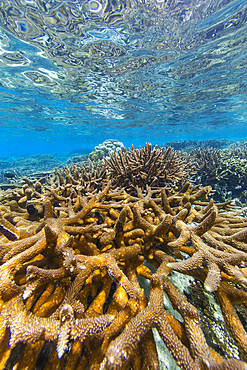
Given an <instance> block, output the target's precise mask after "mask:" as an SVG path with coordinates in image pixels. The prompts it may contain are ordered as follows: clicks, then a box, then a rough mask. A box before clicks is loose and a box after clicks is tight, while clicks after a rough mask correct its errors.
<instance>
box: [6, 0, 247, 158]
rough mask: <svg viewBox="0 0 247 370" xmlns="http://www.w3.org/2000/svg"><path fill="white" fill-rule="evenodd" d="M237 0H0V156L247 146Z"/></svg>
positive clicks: (244, 43) (245, 75) (243, 47)
mask: <svg viewBox="0 0 247 370" xmlns="http://www.w3.org/2000/svg"><path fill="white" fill-rule="evenodd" d="M246 28H247V1H227V0H226V1H223V0H222V1H216V0H215V1H212V0H201V1H199V0H187V1H185V0H182V1H178V0H174V1H173V0H170V1H165V0H159V1H158V0H124V1H118V0H112V1H111V0H109V1H105V0H102V1H98V0H91V1H55V0H46V1H42V0H1V1H0V120H1V127H0V157H1V158H7V157H18V156H23V155H25V156H28V155H32V154H44V153H65V152H70V151H76V150H81V151H82V152H83V151H87V150H92V149H93V147H94V146H95V145H97V144H99V143H101V142H103V141H104V140H106V139H108V138H113V139H118V140H119V141H122V142H123V143H124V145H126V146H130V145H131V144H134V145H135V146H139V145H142V146H143V145H144V144H145V142H147V141H149V142H151V143H152V144H164V143H165V142H166V141H173V140H185V139H198V140H204V139H214V138H215V139H234V140H239V139H246V136H247V135H246V131H247V130H246V122H247V98H246V92H247V58H246V51H247V30H246Z"/></svg>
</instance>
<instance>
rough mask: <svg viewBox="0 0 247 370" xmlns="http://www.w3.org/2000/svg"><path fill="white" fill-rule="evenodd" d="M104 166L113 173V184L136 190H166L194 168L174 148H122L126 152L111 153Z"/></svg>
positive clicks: (148, 145) (180, 180)
mask: <svg viewBox="0 0 247 370" xmlns="http://www.w3.org/2000/svg"><path fill="white" fill-rule="evenodd" d="M105 166H106V168H107V169H108V170H109V171H110V177H111V178H112V180H113V182H114V184H116V185H120V186H124V187H125V188H126V190H128V191H130V190H133V188H135V187H136V186H139V187H140V188H142V189H145V187H146V185H149V186H164V185H167V184H170V185H171V184H174V183H179V182H180V183H181V182H182V181H183V180H184V179H185V178H186V177H187V176H188V175H189V174H190V173H192V172H193V170H194V168H195V163H193V162H192V161H191V160H189V159H188V158H187V157H186V156H185V155H183V154H182V153H181V152H179V151H174V150H173V149H172V148H171V147H169V148H167V149H163V148H157V146H155V147H152V145H151V144H149V143H148V144H147V143H146V145H145V147H144V148H141V147H140V148H139V149H136V148H134V147H133V146H132V148H131V149H126V148H123V152H122V151H119V152H114V153H113V154H111V153H110V159H109V160H108V159H106V158H105Z"/></svg>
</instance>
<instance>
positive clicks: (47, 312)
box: [0, 146, 247, 370]
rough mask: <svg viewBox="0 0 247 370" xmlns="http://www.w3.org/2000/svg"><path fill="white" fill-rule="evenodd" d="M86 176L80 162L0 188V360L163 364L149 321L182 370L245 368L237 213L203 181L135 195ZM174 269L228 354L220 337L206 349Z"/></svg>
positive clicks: (244, 225) (243, 248) (245, 275)
mask: <svg viewBox="0 0 247 370" xmlns="http://www.w3.org/2000/svg"><path fill="white" fill-rule="evenodd" d="M145 150H151V153H153V154H155V155H156V154H157V151H156V149H155V150H153V151H152V149H150V146H147V147H146V149H145ZM158 153H160V152H159V151H158ZM161 153H162V154H163V151H162V152H161ZM160 155H161V154H160ZM150 167H151V166H150ZM151 168H152V167H151ZM82 175H83V174H82ZM82 175H81V174H80V173H79V172H78V170H77V169H76V168H75V170H74V172H73V171H72V169H71V171H69V170H68V169H64V170H63V172H62V173H61V172H59V171H56V172H55V173H54V174H52V175H50V177H49V179H48V183H43V184H41V182H38V181H36V182H35V181H34V180H30V179H28V178H27V179H25V181H26V184H25V185H24V186H23V187H22V188H21V189H19V190H18V189H17V190H16V191H14V190H9V191H8V192H5V193H4V194H3V195H2V198H1V203H0V211H1V217H0V233H1V235H2V236H1V237H0V245H1V249H0V258H1V266H0V293H1V299H0V310H1V315H0V321H1V325H0V368H1V369H4V368H6V369H7V368H13V367H15V368H16V369H21V368H26V369H28V370H31V369H35V368H36V367H40V365H39V363H40V361H41V359H42V363H43V364H44V365H43V368H44V369H51V368H52V369H55V368H56V369H64V368H66V369H99V370H105V369H123V370H124V369H126V370H128V369H159V359H158V354H157V349H156V343H155V341H154V336H153V332H152V329H153V328H156V330H157V331H158V333H159V335H160V337H161V339H162V341H163V342H164V344H165V345H166V347H167V348H168V350H169V352H170V353H171V355H172V356H173V358H174V359H175V361H176V363H177V365H178V366H179V367H180V368H181V369H184V370H189V369H193V370H197V369H198V370H199V369H201V370H204V369H210V370H211V369H215V370H216V369H217V370H223V369H226V370H228V369H229V370H230V369H231V370H234V369H236V370H238V369H246V368H247V364H246V363H245V362H244V361H245V360H246V358H247V350H246V348H247V335H246V331H245V329H244V326H243V324H242V321H243V320H242V319H240V318H239V312H240V311H241V313H242V317H244V313H245V315H246V301H247V293H246V287H247V270H246V261H247V238H246V235H247V231H246V230H247V220H246V219H245V218H244V217H243V215H242V210H241V209H238V208H237V207H236V206H234V205H232V204H231V202H230V201H229V202H225V203H219V204H215V203H214V201H213V200H212V198H211V193H212V189H211V187H210V186H206V187H201V186H199V185H196V186H192V185H191V184H190V183H189V182H186V183H185V184H184V185H183V186H182V187H180V188H176V187H173V188H170V189H169V188H164V187H163V188H158V187H150V186H147V187H146V189H145V192H144V191H142V190H141V188H140V187H137V188H136V194H135V195H132V194H130V193H128V192H126V190H125V189H124V188H123V187H122V186H121V187H118V186H116V184H113V183H112V182H111V181H110V180H109V181H108V179H107V178H106V177H102V178H101V180H100V181H99V182H98V184H97V186H95V181H94V179H92V178H91V180H90V179H89V180H88V181H87V182H85V179H82V177H81V176H82ZM84 176H85V173H84ZM96 177H97V176H96ZM97 179H98V177H97ZM140 179H141V177H140ZM23 192H24V195H23ZM19 193H21V194H19ZM21 196H22V197H21ZM14 197H15V198H14ZM23 198H24V199H23ZM30 210H32V212H31V211H30ZM34 210H36V211H34ZM147 264H149V265H147ZM149 266H153V267H152V268H150V267H149ZM175 273H176V274H183V275H186V276H189V277H191V279H195V281H197V282H198V283H200V284H201V289H202V290H203V291H205V292H206V293H207V294H208V295H210V297H211V298H212V300H215V301H216V302H217V304H218V305H219V307H220V310H221V312H222V318H223V321H224V323H225V325H226V326H227V327H228V330H229V333H230V334H229V335H230V336H231V337H232V341H233V342H234V343H235V345H236V348H237V350H235V352H234V353H231V354H230V355H229V352H227V351H226V350H225V344H224V346H223V345H222V343H221V338H218V339H217V335H216V333H215V338H214V343H217V345H214V348H211V347H210V343H208V342H207V340H206V335H205V334H204V332H203V330H202V326H201V323H200V316H199V311H198V310H197V308H196V307H195V305H193V302H192V301H190V300H189V299H188V298H187V297H186V295H185V294H184V293H183V291H181V290H179V289H178V287H177V284H176V279H174V278H173V275H174V274H175ZM141 278H142V279H145V281H147V282H149V283H150V294H149V295H148V294H145V292H144V289H143V288H142V286H141V285H140V280H141ZM164 292H165V293H166V296H167V300H168V301H169V302H170V304H171V305H172V307H173V310H174V312H175V313H176V314H172V313H170V312H168V310H166V307H165V305H164V296H163V295H164ZM191 298H193V297H191ZM237 308H239V309H240V310H238V309H237ZM245 317H246V316H245ZM221 346H222V348H223V349H222V351H221ZM216 350H217V352H216Z"/></svg>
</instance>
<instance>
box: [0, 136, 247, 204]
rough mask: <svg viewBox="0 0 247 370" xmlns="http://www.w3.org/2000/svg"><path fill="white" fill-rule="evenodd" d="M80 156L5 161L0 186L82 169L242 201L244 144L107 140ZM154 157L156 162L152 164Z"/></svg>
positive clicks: (246, 167)
mask: <svg viewBox="0 0 247 370" xmlns="http://www.w3.org/2000/svg"><path fill="white" fill-rule="evenodd" d="M83 152H84V151H83V150H81V153H80V151H78V150H76V151H73V152H70V153H67V154H66V153H64V154H63V155H57V154H54V155H52V154H37V155H32V156H30V157H21V158H18V159H15V160H12V159H9V158H7V157H5V158H3V160H0V186H1V188H2V189H6V188H7V187H12V186H13V185H14V184H16V183H18V182H20V181H21V179H22V178H23V177H26V176H28V175H34V174H36V175H37V176H38V177H40V178H43V177H44V176H46V173H47V172H51V173H52V172H54V169H55V168H63V167H66V166H77V167H78V168H79V169H80V170H81V171H82V169H83V168H85V169H87V170H88V169H89V168H90V170H91V169H94V170H95V171H99V172H101V171H103V172H104V171H105V172H106V173H109V174H111V176H112V178H113V181H114V182H116V184H117V183H119V184H122V185H123V184H125V185H126V186H127V185H129V186H130V188H132V189H135V187H136V184H137V183H142V184H143V185H150V184H156V186H163V185H164V184H165V183H166V182H169V184H170V185H171V184H172V183H177V181H178V179H179V182H180V183H182V182H183V181H185V179H188V180H189V181H193V182H194V183H200V184H202V185H203V186H212V188H213V189H214V191H215V193H214V199H215V200H216V201H220V202H223V201H227V200H229V199H235V200H236V202H240V203H241V204H245V203H246V199H247V175H246V174H247V140H242V141H235V142H234V141H231V140H226V139H225V140H217V139H213V140H211V139H210V140H203V141H199V140H183V141H173V142H169V141H167V142H166V143H164V144H163V145H160V146H155V147H154V146H152V145H151V144H146V147H145V148H141V147H139V148H134V147H133V146H132V148H126V147H125V146H124V144H123V143H122V142H120V141H118V140H116V139H108V140H105V141H104V142H103V143H100V144H98V145H97V146H95V147H94V149H93V151H91V152H90V153H88V154H84V153H83ZM82 153H83V154H82ZM72 154H73V156H71V155H72ZM75 154H76V155H75ZM151 154H152V158H149V155H151ZM148 158H149V159H148ZM154 158H156V161H152V159H154ZM148 160H150V162H149V161H148ZM162 163H163V165H162ZM151 166H152V167H151ZM162 166H163V167H162ZM181 166H182V167H181ZM83 171H84V169H83ZM181 171H182V172H181ZM157 174H158V175H157ZM171 179H173V180H171ZM174 179H176V181H175V182H174ZM130 188H129V189H130Z"/></svg>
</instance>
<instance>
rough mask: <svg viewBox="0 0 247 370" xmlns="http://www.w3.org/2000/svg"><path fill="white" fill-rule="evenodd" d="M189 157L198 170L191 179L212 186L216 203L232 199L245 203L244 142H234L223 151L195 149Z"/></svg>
mask: <svg viewBox="0 0 247 370" xmlns="http://www.w3.org/2000/svg"><path fill="white" fill-rule="evenodd" d="M190 156H191V157H192V158H194V159H195V160H196V162H197V163H198V170H197V172H196V174H194V176H192V179H193V180H195V181H196V182H201V183H202V184H204V185H211V186H213V188H214V189H215V190H216V194H215V199H216V200H217V201H225V200H227V199H232V198H238V199H239V200H240V201H242V202H245V201H246V192H247V176H246V173H247V148H246V142H244V141H243V142H239V143H238V142H236V143H234V144H233V145H232V146H230V147H229V148H228V149H224V150H220V149H214V148H206V149H203V148H202V149H201V148H197V149H195V150H192V151H191V152H190Z"/></svg>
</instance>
